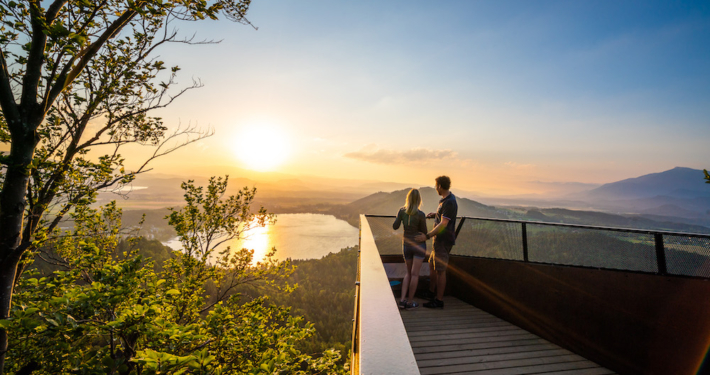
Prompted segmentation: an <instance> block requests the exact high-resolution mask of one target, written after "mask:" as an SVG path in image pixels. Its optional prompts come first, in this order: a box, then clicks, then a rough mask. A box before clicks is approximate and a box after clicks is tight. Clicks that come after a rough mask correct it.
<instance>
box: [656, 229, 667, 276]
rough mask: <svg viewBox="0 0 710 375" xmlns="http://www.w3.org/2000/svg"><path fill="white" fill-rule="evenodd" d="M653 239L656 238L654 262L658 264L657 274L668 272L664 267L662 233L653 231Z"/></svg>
mask: <svg viewBox="0 0 710 375" xmlns="http://www.w3.org/2000/svg"><path fill="white" fill-rule="evenodd" d="M653 237H654V239H655V240H656V263H657V265H658V274H659V275H665V274H667V273H668V270H667V269H666V251H665V249H664V248H663V234H661V233H654V234H653Z"/></svg>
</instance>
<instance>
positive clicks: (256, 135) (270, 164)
mask: <svg viewBox="0 0 710 375" xmlns="http://www.w3.org/2000/svg"><path fill="white" fill-rule="evenodd" d="M237 137H238V138H237V141H236V142H235V145H236V147H235V149H234V153H235V154H236V156H237V157H238V158H239V160H241V161H242V162H243V163H244V164H245V165H246V167H247V168H249V169H252V170H256V171H260V172H266V171H271V170H274V169H275V168H276V167H278V166H279V165H281V164H283V163H284V162H285V161H286V159H288V157H289V155H290V153H291V147H290V146H291V145H290V142H289V139H288V137H287V136H286V134H285V133H284V131H283V130H282V129H280V128H278V127H275V126H272V125H265V124H255V125H251V126H249V127H247V128H245V129H243V130H242V131H241V132H240V133H239V135H238V136H237Z"/></svg>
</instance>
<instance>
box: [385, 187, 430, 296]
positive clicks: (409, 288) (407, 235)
mask: <svg viewBox="0 0 710 375" xmlns="http://www.w3.org/2000/svg"><path fill="white" fill-rule="evenodd" d="M421 205H422V198H421V196H420V195H419V190H417V189H412V190H410V191H409V193H408V194H407V200H406V201H405V203H404V207H402V208H400V209H399V212H398V213H397V219H395V221H394V224H392V228H394V229H395V230H397V229H399V226H400V225H401V224H402V223H404V236H403V237H402V253H403V254H404V262H405V263H406V264H407V275H406V276H405V277H404V280H403V281H402V297H401V298H400V300H399V304H398V305H399V308H400V309H405V308H407V309H409V308H413V307H417V306H419V304H418V303H416V302H414V293H416V291H417V284H418V283H419V269H420V268H421V267H422V261H424V257H425V256H426V241H425V242H417V241H416V240H415V239H414V237H415V236H416V235H417V234H420V233H427V232H428V231H429V230H428V229H427V227H426V215H425V214H424V212H422V211H421V210H420V209H419V207H421ZM407 292H409V299H407ZM407 301H409V302H407Z"/></svg>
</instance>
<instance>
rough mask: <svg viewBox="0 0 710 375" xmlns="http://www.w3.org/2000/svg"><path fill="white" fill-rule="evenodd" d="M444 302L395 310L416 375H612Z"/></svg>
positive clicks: (455, 303)
mask: <svg viewBox="0 0 710 375" xmlns="http://www.w3.org/2000/svg"><path fill="white" fill-rule="evenodd" d="M419 301H420V302H424V301H423V300H419ZM444 304H445V309H443V310H439V309H436V310H430V309H426V308H421V307H420V308H415V309H411V310H400V313H401V316H402V321H403V322H404V326H405V328H406V330H407V336H408V337H409V343H410V345H411V347H412V352H413V353H414V357H415V358H416V360H417V366H418V367H419V371H420V373H421V374H461V373H465V374H479V375H494V374H495V375H513V374H558V375H560V374H565V375H592V374H595V375H603V374H614V372H613V371H611V370H608V369H606V368H604V367H601V366H599V365H598V364H596V363H594V362H592V361H589V360H587V359H585V358H583V357H581V356H579V355H577V354H574V353H572V352H571V351H569V350H566V349H563V348H561V347H559V346H557V345H555V344H553V343H551V342H549V341H547V340H545V339H543V338H541V337H539V336H537V335H535V334H532V333H530V332H528V331H526V330H524V329H522V328H520V327H517V326H515V325H513V324H510V323H508V322H506V321H505V320H503V319H500V318H497V317H495V316H493V315H491V314H488V313H486V312H485V311H483V310H480V309H478V308H476V307H474V306H471V305H469V304H467V303H464V302H462V301H461V300H459V299H457V298H455V297H450V296H447V297H444Z"/></svg>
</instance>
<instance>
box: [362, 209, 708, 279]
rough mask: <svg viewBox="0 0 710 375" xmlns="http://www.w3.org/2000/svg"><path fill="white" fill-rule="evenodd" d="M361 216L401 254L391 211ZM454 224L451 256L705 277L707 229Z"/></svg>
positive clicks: (383, 246)
mask: <svg viewBox="0 0 710 375" xmlns="http://www.w3.org/2000/svg"><path fill="white" fill-rule="evenodd" d="M365 216H366V217H367V219H368V221H369V222H370V226H371V227H372V232H373V235H374V236H375V241H376V243H377V248H378V249H379V251H380V254H383V255H386V254H399V253H401V233H398V232H396V231H394V230H393V229H392V221H393V220H394V216H388V215H365ZM457 224H458V225H457V229H456V233H457V239H456V246H454V248H453V250H452V255H461V256H471V257H481V258H493V259H506V260H513V261H522V262H530V263H541V264H555V265H565V266H577V267H588V268H599V269H611V270H623V271H631V272H642V273H652V274H658V275H673V276H688V277H699V278H710V235H706V234H697V233H681V232H669V231H658V230H645V229H630V228H613V227H602V226H593V225H578V224H562V223H546V222H537V221H522V220H508V219H492V218H474V217H459V218H458V223H457ZM429 227H431V225H429ZM429 248H431V247H430V246H429Z"/></svg>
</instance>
